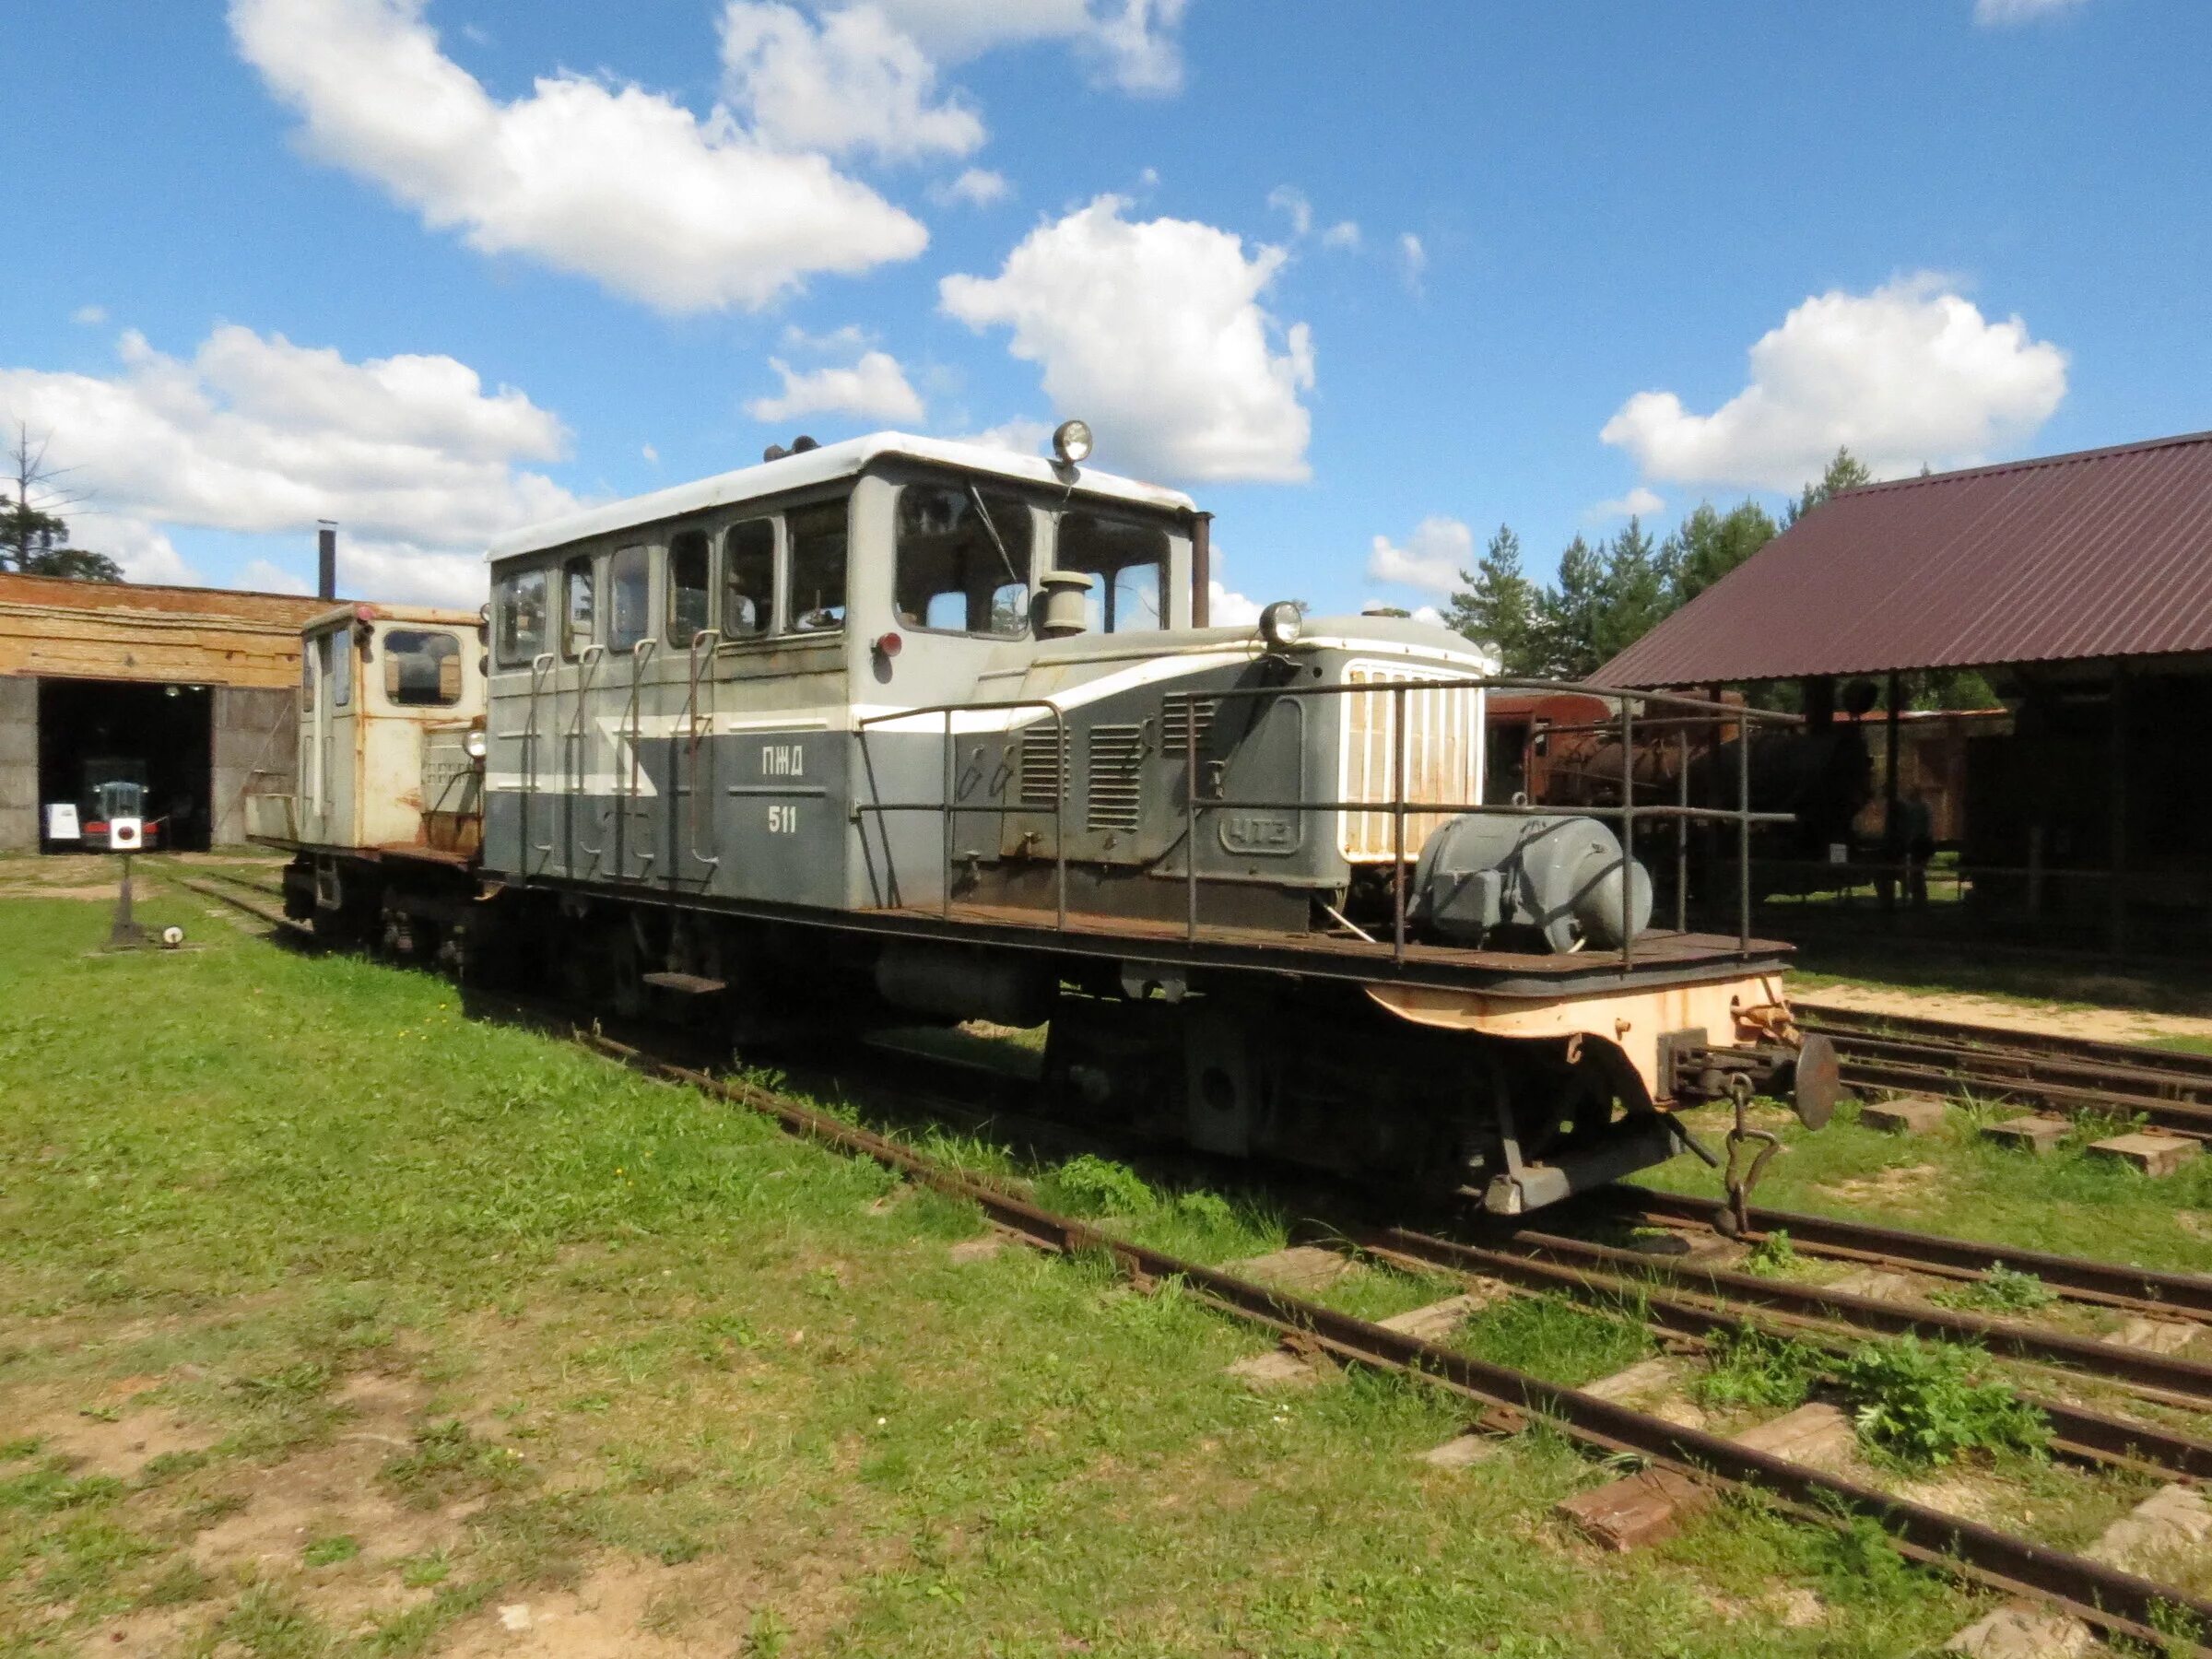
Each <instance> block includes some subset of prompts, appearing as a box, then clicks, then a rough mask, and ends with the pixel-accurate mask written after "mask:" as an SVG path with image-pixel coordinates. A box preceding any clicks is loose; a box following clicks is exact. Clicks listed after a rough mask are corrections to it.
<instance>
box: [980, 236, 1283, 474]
mask: <svg viewBox="0 0 2212 1659" xmlns="http://www.w3.org/2000/svg"><path fill="white" fill-rule="evenodd" d="M1128 205H1129V204H1128V202H1127V201H1126V200H1125V199H1124V198H1123V197H1120V196H1112V195H1104V196H1100V197H1099V198H1098V200H1096V201H1094V202H1092V203H1091V204H1090V205H1089V206H1088V207H1084V208H1080V209H1078V210H1077V211H1076V212H1073V213H1070V214H1069V215H1067V217H1065V218H1062V219H1059V220H1056V221H1054V222H1053V223H1051V224H1047V225H1043V226H1041V227H1039V228H1038V229H1035V230H1033V231H1031V232H1030V235H1029V236H1028V237H1027V238H1026V239H1024V240H1023V241H1021V243H1020V244H1019V245H1018V246H1017V247H1016V248H1015V249H1014V251H1013V252H1012V253H1009V254H1008V255H1007V256H1006V265H1005V266H1004V268H1003V269H1002V270H1001V271H1000V272H999V274H998V275H997V276H996V277H972V276H953V277H946V278H945V279H944V280H943V281H942V282H941V283H940V284H939V285H938V293H939V296H940V298H941V300H942V302H943V305H944V309H945V311H946V312H947V313H948V314H950V315H951V316H953V317H956V318H958V319H959V321H961V322H963V323H965V324H968V325H969V326H970V327H971V328H973V329H976V330H979V331H981V330H983V329H987V328H993V327H1005V328H1007V329H1009V330H1011V331H1012V336H1013V337H1012V340H1011V342H1010V346H1009V349H1011V350H1012V352H1013V354H1014V355H1015V356H1016V357H1017V358H1019V359H1022V360H1023V361H1025V362H1032V363H1036V364H1038V365H1039V366H1040V367H1041V369H1042V371H1043V380H1044V390H1045V393H1046V395H1047V396H1049V397H1050V398H1051V399H1052V401H1053V406H1054V407H1055V408H1056V409H1058V410H1059V411H1061V412H1062V413H1063V414H1067V415H1080V416H1081V417H1082V418H1084V419H1086V420H1088V422H1089V423H1090V425H1091V428H1092V429H1093V430H1094V431H1095V432H1096V433H1097V434H1098V438H1099V444H1100V464H1101V465H1108V466H1110V467H1112V468H1113V469H1114V470H1116V471H1131V472H1141V473H1148V474H1152V475H1156V476H1164V477H1178V478H1190V479H1204V480H1221V479H1238V478H1242V479H1269V480H1282V479H1296V478H1303V477H1306V476H1307V465H1306V443H1307V441H1308V439H1309V437H1310V436H1311V433H1312V418H1311V416H1310V415H1309V414H1308V412H1307V410H1306V407H1305V406H1304V405H1303V404H1302V403H1300V401H1299V394H1300V392H1303V391H1307V390H1310V389H1311V388H1312V384H1313V341H1312V332H1311V330H1309V329H1308V327H1307V326H1306V324H1303V323H1294V324H1290V325H1289V326H1288V328H1283V327H1281V326H1279V325H1278V324H1277V321H1276V319H1275V318H1273V317H1272V316H1270V315H1269V314H1268V312H1266V311H1265V310H1264V309H1263V308H1262V306H1261V304H1260V299H1261V296H1262V295H1263V294H1265V291H1266V289H1267V287H1268V285H1269V284H1270V283H1271V282H1272V281H1273V280H1274V279H1275V276H1276V273H1277V271H1278V270H1279V269H1280V268H1281V266H1282V263H1283V259H1284V254H1283V251H1282V250H1281V249H1279V248H1269V247H1262V248H1259V249H1257V250H1255V251H1254V252H1253V253H1251V254H1250V255H1249V256H1248V255H1247V254H1246V253H1245V251H1244V244H1243V242H1242V241H1241V239H1240V238H1238V237H1237V236H1236V235H1235V234H1234V233H1232V232H1230V231H1228V230H1223V229H1218V228H1216V227H1215V226H1212V225H1206V224H1200V223H1197V222H1195V221H1193V220H1190V219H1172V218H1156V219H1148V220H1144V221H1141V222H1135V223H1133V222H1131V221H1130V220H1128V219H1126V218H1124V217H1123V211H1124V208H1126V207H1127V206H1128Z"/></svg>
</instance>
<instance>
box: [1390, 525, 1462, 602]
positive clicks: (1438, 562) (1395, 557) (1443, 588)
mask: <svg viewBox="0 0 2212 1659" xmlns="http://www.w3.org/2000/svg"><path fill="white" fill-rule="evenodd" d="M1474 562H1475V533H1474V532H1473V531H1472V530H1470V529H1468V528H1467V526H1466V525H1465V524H1462V523H1460V521H1459V520H1457V519H1455V518H1446V517H1444V516H1443V515H1442V514H1441V513H1431V514H1430V516H1429V517H1427V518H1425V519H1423V520H1422V521H1421V522H1420V523H1419V524H1416V525H1415V526H1414V527H1413V534H1412V535H1408V536H1407V537H1406V543H1405V546H1403V547H1400V546H1399V545H1398V544H1397V543H1396V542H1394V541H1392V540H1391V539H1390V537H1389V536H1387V535H1378V536H1376V537H1375V539H1374V541H1373V542H1372V543H1371V545H1370V547H1369V548H1368V554H1367V574H1368V579H1369V580H1370V581H1372V582H1402V583H1404V584H1405V585H1406V586H1407V587H1417V588H1420V589H1422V590H1423V591H1425V592H1427V593H1431V594H1450V593H1453V592H1454V591H1456V590H1457V589H1458V587H1459V586H1460V572H1461V571H1465V570H1466V569H1467V568H1468V567H1469V566H1470V565H1472V564H1473V563H1474Z"/></svg>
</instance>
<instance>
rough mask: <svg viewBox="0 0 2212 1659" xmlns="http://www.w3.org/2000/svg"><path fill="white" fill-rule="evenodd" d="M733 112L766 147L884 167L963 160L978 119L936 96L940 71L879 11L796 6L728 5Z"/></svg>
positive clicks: (726, 49) (727, 66) (726, 68)
mask: <svg viewBox="0 0 2212 1659" xmlns="http://www.w3.org/2000/svg"><path fill="white" fill-rule="evenodd" d="M722 65H723V78H724V87H725V89H726V90H727V92H728V95H729V99H730V102H731V105H732V106H733V107H734V108H735V110H736V111H737V112H739V113H740V114H742V115H745V116H747V117H749V118H750V121H751V124H752V128H753V130H754V132H756V133H757V134H759V136H760V137H761V138H762V139H764V140H766V141H767V142H768V143H770V144H773V145H775V146H777V147H780V148H782V149H787V150H794V151H805V150H820V151H822V152H824V153H826V154H829V155H833V156H834V155H843V154H845V153H846V152H848V151H852V150H866V151H869V152H871V153H873V154H875V155H877V156H879V157H882V158H884V159H891V160H898V159H907V158H911V157H915V156H923V155H950V156H965V155H968V154H970V153H971V152H972V151H974V150H975V149H976V148H977V147H980V146H981V145H982V142H983V123H982V117H981V116H979V115H977V114H976V112H974V111H973V110H972V109H970V108H969V107H968V106H967V105H966V104H964V103H962V102H960V101H959V100H958V99H957V98H952V99H947V100H942V101H940V100H937V96H936V73H937V72H936V65H934V64H932V63H931V62H930V61H929V58H928V57H927V56H926V55H925V54H924V52H923V50H922V48H921V47H920V46H919V45H918V44H916V43H915V41H914V40H913V38H912V36H910V35H908V34H907V33H906V32H905V31H904V30H902V29H899V28H898V27H897V26H896V25H894V24H893V23H892V22H891V21H890V19H889V18H886V17H885V16H884V15H883V13H882V12H881V11H879V10H877V8H876V7H875V6H866V5H863V6H852V7H850V8H848V9H845V10H840V11H832V12H829V13H827V14H825V15H823V16H822V17H821V18H818V19H816V18H808V17H807V16H806V14H805V13H803V12H801V11H799V10H798V8H797V7H795V6H782V5H775V4H762V3H761V0H730V4H729V5H728V6H725V7H724V11H723V14H722Z"/></svg>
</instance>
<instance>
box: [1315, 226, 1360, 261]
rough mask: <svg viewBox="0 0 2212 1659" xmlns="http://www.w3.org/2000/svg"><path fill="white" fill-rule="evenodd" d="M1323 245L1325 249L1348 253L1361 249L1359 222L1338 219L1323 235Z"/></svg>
mask: <svg viewBox="0 0 2212 1659" xmlns="http://www.w3.org/2000/svg"><path fill="white" fill-rule="evenodd" d="M1321 245H1322V246H1323V247H1324V248H1337V249H1341V250H1344V251H1345V252H1347V253H1348V252H1350V251H1351V250H1353V249H1355V248H1357V247H1359V221H1358V220H1357V219H1338V220H1337V221H1336V222H1335V224H1333V225H1331V226H1330V227H1329V228H1328V229H1326V230H1324V231H1323V232H1322V233H1321Z"/></svg>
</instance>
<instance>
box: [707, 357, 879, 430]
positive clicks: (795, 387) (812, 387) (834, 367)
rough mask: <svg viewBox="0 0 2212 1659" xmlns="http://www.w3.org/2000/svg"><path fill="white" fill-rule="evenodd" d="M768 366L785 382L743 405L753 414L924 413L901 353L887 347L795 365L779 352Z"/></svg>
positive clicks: (777, 416)
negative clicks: (812, 365) (843, 359)
mask: <svg viewBox="0 0 2212 1659" xmlns="http://www.w3.org/2000/svg"><path fill="white" fill-rule="evenodd" d="M768 366H769V367H770V368H771V369H773V370H774V371H776V373H777V375H778V376H779V377H781V378H782V382H783V390H782V392H780V393H778V394H776V395H774V396H773V397H756V398H754V399H753V400H752V401H751V402H750V403H748V404H747V405H746V406H745V412H746V413H747V415H750V416H751V417H752V418H754V419H755V420H790V419H793V418H795V417H798V416H802V415H850V416H853V417H854V418H857V419H861V420H873V421H889V422H892V423H894V424H898V425H913V424H916V423H918V422H919V421H920V420H921V419H922V416H923V408H922V399H921V398H920V397H919V396H918V395H917V394H915V392H914V389H913V387H912V386H911V385H909V384H908V383H907V379H906V372H905V371H903V370H902V369H900V367H899V359H896V358H894V357H893V356H891V354H890V353H889V352H888V351H864V352H862V353H861V354H860V356H859V358H858V359H856V360H854V361H853V362H851V363H842V364H841V363H832V364H829V365H826V366H825V367H823V368H819V369H808V370H804V371H800V370H794V369H793V368H792V366H791V365H790V364H789V363H787V362H785V361H784V360H783V359H782V358H771V359H769V360H768Z"/></svg>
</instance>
